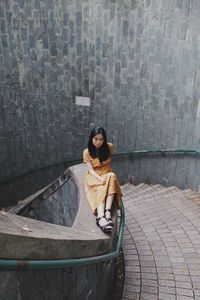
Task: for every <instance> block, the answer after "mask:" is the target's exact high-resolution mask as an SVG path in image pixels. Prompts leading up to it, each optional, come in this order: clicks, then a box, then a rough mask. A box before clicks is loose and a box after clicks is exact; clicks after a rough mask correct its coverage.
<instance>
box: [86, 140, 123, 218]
mask: <svg viewBox="0 0 200 300" xmlns="http://www.w3.org/2000/svg"><path fill="white" fill-rule="evenodd" d="M108 146H109V149H110V153H111V155H110V157H109V158H108V159H107V160H104V161H102V163H101V162H100V161H99V159H98V158H97V157H96V158H92V157H91V156H90V153H89V150H88V148H87V149H85V150H84V151H83V162H85V163H86V162H91V163H92V166H93V169H94V171H95V172H96V173H97V174H98V175H99V176H102V177H104V178H105V179H106V183H105V184H102V183H101V182H100V181H99V180H98V179H97V178H95V177H94V176H92V175H91V174H89V172H88V173H87V174H86V176H85V183H84V187H85V192H86V196H87V199H88V202H89V204H90V207H91V209H92V211H93V213H94V214H96V213H97V207H98V206H99V204H100V203H105V201H106V197H107V196H108V195H110V194H113V193H115V194H116V200H117V206H118V208H120V207H121V201H122V200H121V198H122V192H121V188H120V185H119V182H118V179H117V177H116V175H115V173H114V172H113V171H112V167H111V160H112V153H113V144H111V143H108Z"/></svg>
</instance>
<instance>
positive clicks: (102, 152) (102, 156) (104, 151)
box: [88, 127, 110, 163]
mask: <svg viewBox="0 0 200 300" xmlns="http://www.w3.org/2000/svg"><path fill="white" fill-rule="evenodd" d="M97 134H102V136H103V144H102V146H101V147H100V148H99V150H98V151H97V149H96V147H95V146H94V145H93V142H92V139H93V137H94V136H95V135H97ZM88 150H89V153H90V156H91V157H92V158H96V157H98V159H99V161H100V162H101V163H102V161H103V160H106V159H108V157H109V156H110V150H109V147H108V143H107V136H106V132H105V130H104V129H103V127H95V128H93V129H92V131H91V133H90V136H89V140H88Z"/></svg>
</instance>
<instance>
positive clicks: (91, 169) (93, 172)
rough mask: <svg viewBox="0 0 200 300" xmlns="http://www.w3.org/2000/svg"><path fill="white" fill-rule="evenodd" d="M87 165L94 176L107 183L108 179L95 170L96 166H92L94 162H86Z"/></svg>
mask: <svg viewBox="0 0 200 300" xmlns="http://www.w3.org/2000/svg"><path fill="white" fill-rule="evenodd" d="M86 166H87V168H88V173H89V174H90V175H92V176H94V177H95V178H96V179H98V180H99V181H100V182H101V183H105V182H106V180H105V179H104V178H103V177H101V176H99V175H98V174H97V173H96V172H95V171H94V168H93V166H92V163H91V162H90V161H88V162H86Z"/></svg>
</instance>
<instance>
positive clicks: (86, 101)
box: [75, 96, 91, 106]
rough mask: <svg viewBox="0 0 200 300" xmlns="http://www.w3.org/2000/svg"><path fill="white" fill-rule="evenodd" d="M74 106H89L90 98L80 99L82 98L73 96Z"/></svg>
mask: <svg viewBox="0 0 200 300" xmlns="http://www.w3.org/2000/svg"><path fill="white" fill-rule="evenodd" d="M75 101H76V105H83V106H90V105H91V104H90V98H89V97H82V96H75Z"/></svg>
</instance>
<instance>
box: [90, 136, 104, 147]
mask: <svg viewBox="0 0 200 300" xmlns="http://www.w3.org/2000/svg"><path fill="white" fill-rule="evenodd" d="M103 142H104V139H103V135H102V134H101V133H98V134H96V135H95V136H94V137H93V139H92V143H93V145H94V146H95V148H97V149H99V148H100V147H101V146H102V145H103Z"/></svg>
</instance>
